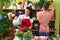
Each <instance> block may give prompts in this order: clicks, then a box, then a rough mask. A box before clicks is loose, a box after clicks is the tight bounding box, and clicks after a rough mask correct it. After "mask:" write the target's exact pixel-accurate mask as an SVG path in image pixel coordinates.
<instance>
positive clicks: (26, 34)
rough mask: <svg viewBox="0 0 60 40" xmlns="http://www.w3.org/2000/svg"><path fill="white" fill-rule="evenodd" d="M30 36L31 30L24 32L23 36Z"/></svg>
mask: <svg viewBox="0 0 60 40" xmlns="http://www.w3.org/2000/svg"><path fill="white" fill-rule="evenodd" d="M31 36H32V32H31V31H27V32H25V33H24V35H23V38H29V37H31Z"/></svg>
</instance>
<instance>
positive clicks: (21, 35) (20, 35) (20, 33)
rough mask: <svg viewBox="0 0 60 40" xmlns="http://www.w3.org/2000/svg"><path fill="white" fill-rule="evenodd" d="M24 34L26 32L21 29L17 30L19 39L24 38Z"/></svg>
mask: <svg viewBox="0 0 60 40" xmlns="http://www.w3.org/2000/svg"><path fill="white" fill-rule="evenodd" d="M23 34H24V32H22V31H20V32H17V34H16V35H17V37H18V38H19V39H18V40H23Z"/></svg>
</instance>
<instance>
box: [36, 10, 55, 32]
mask: <svg viewBox="0 0 60 40" xmlns="http://www.w3.org/2000/svg"><path fill="white" fill-rule="evenodd" d="M53 15H54V11H49V12H48V11H40V12H38V13H37V20H38V21H39V23H40V28H39V32H49V25H48V23H49V22H50V20H51V17H53Z"/></svg>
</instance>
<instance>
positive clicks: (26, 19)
mask: <svg viewBox="0 0 60 40" xmlns="http://www.w3.org/2000/svg"><path fill="white" fill-rule="evenodd" d="M31 13H32V9H31V8H30V7H27V8H26V9H25V14H23V15H19V17H15V18H14V20H13V25H15V26H18V25H20V27H19V30H20V31H22V30H24V29H29V28H31V27H32V22H33V20H32V19H31V18H32V16H31Z"/></svg>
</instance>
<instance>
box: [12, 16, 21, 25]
mask: <svg viewBox="0 0 60 40" xmlns="http://www.w3.org/2000/svg"><path fill="white" fill-rule="evenodd" d="M20 18H21V16H19V17H18V18H17V19H16V20H15V19H14V20H13V21H12V23H13V25H14V26H18V25H20V24H21V19H20Z"/></svg>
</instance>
